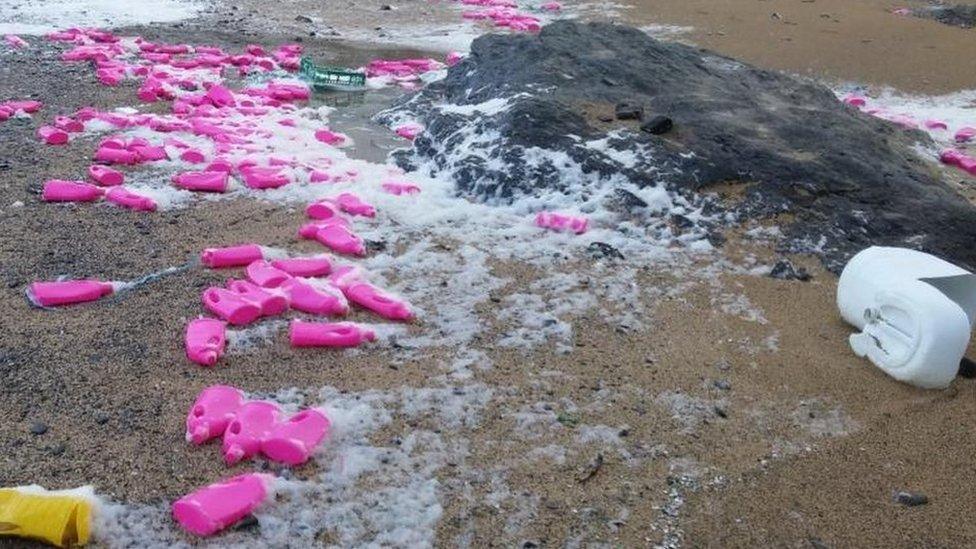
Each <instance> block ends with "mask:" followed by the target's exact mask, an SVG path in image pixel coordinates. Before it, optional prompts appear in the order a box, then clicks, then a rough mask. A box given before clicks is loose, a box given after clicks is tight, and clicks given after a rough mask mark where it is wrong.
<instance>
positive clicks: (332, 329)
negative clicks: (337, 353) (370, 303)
mask: <svg viewBox="0 0 976 549" xmlns="http://www.w3.org/2000/svg"><path fill="white" fill-rule="evenodd" d="M288 335H289V339H290V340H291V346H292V347H338V348H342V347H357V346H359V345H362V344H363V343H366V342H367V341H376V333H375V332H373V330H370V329H367V328H363V327H360V326H358V325H356V324H353V323H351V322H335V323H323V322H304V321H301V320H293V321H292V322H291V326H290V328H289V334H288Z"/></svg>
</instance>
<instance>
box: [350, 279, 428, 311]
mask: <svg viewBox="0 0 976 549" xmlns="http://www.w3.org/2000/svg"><path fill="white" fill-rule="evenodd" d="M342 293H343V294H345V296H346V298H347V299H348V300H349V301H351V302H353V303H355V304H356V305H359V306H360V307H363V308H364V309H369V310H370V311H373V312H374V313H376V314H378V315H380V316H381V317H383V318H385V319H388V320H410V319H412V318H413V311H411V310H410V305H408V304H407V303H406V302H405V301H403V300H401V299H397V298H396V297H394V296H392V295H390V294H388V293H386V292H384V291H383V290H380V289H379V288H377V287H376V286H373V285H372V284H370V283H368V282H357V283H353V284H351V285H349V286H348V287H347V288H346V289H344V290H343V291H342Z"/></svg>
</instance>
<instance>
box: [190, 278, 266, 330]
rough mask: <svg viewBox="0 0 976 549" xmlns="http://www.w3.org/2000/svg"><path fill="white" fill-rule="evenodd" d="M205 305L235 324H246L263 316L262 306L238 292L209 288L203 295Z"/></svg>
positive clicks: (212, 311) (209, 309)
mask: <svg viewBox="0 0 976 549" xmlns="http://www.w3.org/2000/svg"><path fill="white" fill-rule="evenodd" d="M201 300H202V301H203V305H204V307H206V308H207V310H208V311H210V312H211V313H213V314H215V315H217V316H219V317H220V318H222V319H224V320H226V321H227V322H228V323H230V324H233V325H235V326H244V325H247V324H250V323H252V322H254V321H255V320H257V319H258V318H259V317H260V316H261V307H260V306H259V305H257V304H255V303H254V302H252V301H250V300H248V299H246V298H245V297H244V296H242V295H241V294H239V293H237V292H232V291H230V290H226V289H224V288H213V287H211V288H207V289H206V290H204V291H203V295H202V296H201Z"/></svg>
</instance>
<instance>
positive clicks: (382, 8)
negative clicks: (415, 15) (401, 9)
mask: <svg viewBox="0 0 976 549" xmlns="http://www.w3.org/2000/svg"><path fill="white" fill-rule="evenodd" d="M394 9H396V8H394V7H393V6H391V5H389V4H384V5H382V6H380V11H393V10H394Z"/></svg>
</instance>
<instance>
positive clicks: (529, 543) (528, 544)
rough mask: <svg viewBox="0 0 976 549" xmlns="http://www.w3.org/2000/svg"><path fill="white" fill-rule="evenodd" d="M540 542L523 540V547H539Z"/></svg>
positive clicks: (530, 548) (537, 548)
mask: <svg viewBox="0 0 976 549" xmlns="http://www.w3.org/2000/svg"><path fill="white" fill-rule="evenodd" d="M539 547H540V545H539V542H537V541H533V540H528V541H523V542H522V549H539Z"/></svg>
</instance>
